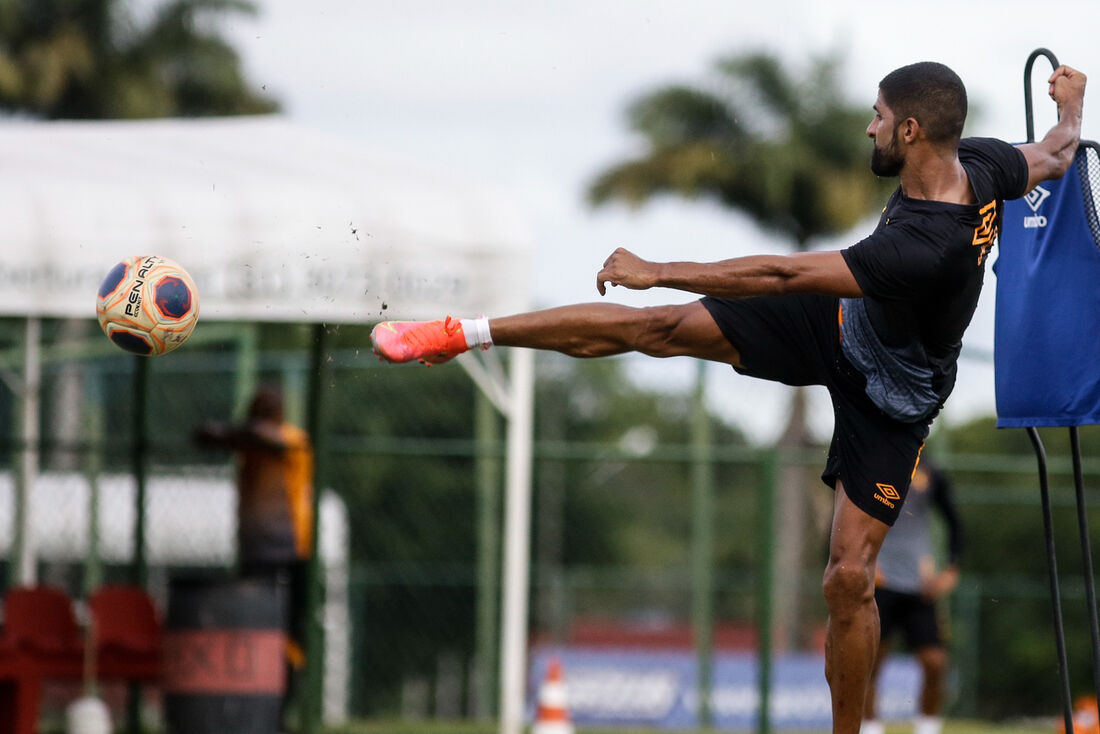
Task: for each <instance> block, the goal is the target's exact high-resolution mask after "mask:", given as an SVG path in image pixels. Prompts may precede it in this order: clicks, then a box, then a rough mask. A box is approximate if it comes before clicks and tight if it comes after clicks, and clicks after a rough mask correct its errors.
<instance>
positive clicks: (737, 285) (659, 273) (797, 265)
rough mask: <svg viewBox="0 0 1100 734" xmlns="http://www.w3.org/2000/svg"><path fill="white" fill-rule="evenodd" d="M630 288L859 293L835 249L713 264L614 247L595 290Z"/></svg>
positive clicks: (723, 293)
mask: <svg viewBox="0 0 1100 734" xmlns="http://www.w3.org/2000/svg"><path fill="white" fill-rule="evenodd" d="M608 283H610V284H611V285H613V286H616V285H621V286H623V287H624V288H630V289H631V290H645V289H648V288H656V287H663V288H675V289H677V290H681V291H687V292H689V293H698V294H700V295H703V296H715V297H719V298H745V297H748V296H763V295H778V294H781V293H820V294H823V295H833V296H841V297H849V298H858V297H860V296H862V295H863V292H862V291H861V290H860V287H859V284H858V283H856V279H855V276H853V275H852V271H851V270H850V269H849V268H848V264H847V263H846V262H845V261H844V257H843V256H842V255H841V254H840V252H839V251H834V252H800V253H796V254H793V255H750V256H748V257H736V258H732V259H730V260H721V261H719V262H713V263H693V262H670V263H654V262H649V261H648V260H643V259H642V258H640V257H638V256H637V255H635V254H634V253H632V252H630V251H629V250H625V249H623V248H621V247H620V248H619V249H617V250H615V252H613V253H611V256H610V257H608V258H607V260H606V261H605V262H604V264H603V268H602V269H601V270H600V272H599V273H598V274H597V275H596V289H597V290H599V292H600V295H605V294H606V293H607V284H608Z"/></svg>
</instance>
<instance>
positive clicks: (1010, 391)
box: [993, 148, 1100, 428]
mask: <svg viewBox="0 0 1100 734" xmlns="http://www.w3.org/2000/svg"><path fill="white" fill-rule="evenodd" d="M1086 156H1087V153H1086V149H1085V148H1081V149H1080V150H1078V153H1077V158H1076V159H1075V161H1074V165H1073V166H1072V167H1070V169H1069V171H1068V172H1067V173H1066V175H1065V176H1063V177H1062V178H1061V179H1059V180H1055V181H1043V182H1042V183H1041V184H1039V186H1037V187H1036V188H1035V189H1033V190H1032V191H1030V192H1028V194H1027V195H1026V196H1024V197H1023V198H1020V199H1016V200H1014V201H1006V202H1005V208H1004V217H1003V219H1002V231H1001V236H1000V245H999V249H1000V251H999V254H998V257H997V262H996V263H995V264H994V266H993V272H995V273H996V274H997V306H996V326H995V331H994V363H995V374H996V378H995V382H996V394H997V426H998V427H999V428H1006V427H1031V426H1034V427H1039V426H1080V425H1085V424H1093V423H1100V243H1098V241H1097V238H1096V237H1094V235H1093V229H1092V228H1090V225H1089V219H1090V216H1091V218H1092V221H1093V222H1094V224H1095V222H1096V204H1095V203H1094V201H1093V198H1092V196H1093V194H1092V191H1091V188H1090V187H1087V184H1086V188H1084V189H1083V187H1082V177H1083V176H1085V181H1086V182H1087V181H1088V179H1087V168H1088V166H1087V157H1086ZM1083 190H1084V191H1087V192H1088V193H1087V201H1086V196H1085V195H1083V193H1082V192H1083Z"/></svg>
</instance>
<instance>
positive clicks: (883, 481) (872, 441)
mask: <svg viewBox="0 0 1100 734" xmlns="http://www.w3.org/2000/svg"><path fill="white" fill-rule="evenodd" d="M702 304H703V306H704V307H705V308H706V309H707V311H708V312H710V315H711V316H712V317H713V318H714V321H715V323H717V324H718V328H719V329H721V330H722V333H723V334H724V335H725V337H726V339H728V340H729V342H730V344H732V345H733V346H734V348H736V349H737V351H738V352H740V354H741V364H742V367H740V368H735V369H737V371H738V372H740V373H741V374H743V375H749V376H750V377H759V378H761V379H764V380H772V381H774V382H782V383H785V384H787V385H824V386H825V387H826V388H828V390H829V395H830V396H831V398H832V402H833V417H834V423H833V439H832V442H831V443H830V444H829V457H828V459H827V460H826V462H825V471H824V472H823V473H822V475H821V479H822V481H824V482H825V484H827V485H829V486H830V487H832V488H833V489H836V482H837V479H840V481H841V482H842V483H843V485H844V493H845V494H846V495H847V496H848V498H849V499H851V501H852V503H853V504H855V506H856V507H858V508H860V509H861V510H863V511H864V512H866V513H867V514H868V515H870V516H871V517H874V518H876V519H878V520H881V521H882V522H884V523H886V524H887V525H893V524H894V520H896V519H897V516H898V512H900V511H901V505H902V503H903V502H904V501H905V494H906V492H907V491H908V490H909V480H910V479H912V476H913V472H914V470H915V469H916V465H917V461H918V460H919V458H920V452H921V449H922V448H923V446H924V439H925V438H926V437H927V436H928V427H929V426H930V425H931V423H932V419H931V418H929V419H927V420H924V421H921V422H918V423H902V422H900V421H897V420H895V419H893V418H891V417H890V416H888V415H886V414H885V413H883V412H882V410H880V409H879V408H878V406H876V405H875V404H874V403H872V402H871V399H870V398H868V397H867V393H866V392H865V390H864V388H865V386H866V384H867V381H866V379H865V378H864V377H863V375H862V374H861V373H860V372H859V370H857V369H856V368H855V367H853V366H852V364H851V363H850V362H849V361H848V360H847V358H845V356H844V353H843V351H842V350H841V348H840V324H839V318H840V301H839V299H837V298H835V297H832V296H817V295H806V294H793V295H786V296H762V297H758V298H741V299H734V300H730V299H724V298H709V297H708V298H703V299H702Z"/></svg>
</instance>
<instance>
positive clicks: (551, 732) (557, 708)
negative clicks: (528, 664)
mask: <svg viewBox="0 0 1100 734" xmlns="http://www.w3.org/2000/svg"><path fill="white" fill-rule="evenodd" d="M531 734H573V722H571V721H570V720H569V706H568V702H567V697H566V694H565V681H564V680H563V678H562V674H561V661H560V660H558V659H557V658H552V659H551V660H550V668H549V669H548V670H547V671H546V680H545V681H543V684H542V686H541V687H540V688H539V705H538V709H537V711H536V712H535V724H534V726H532V727H531Z"/></svg>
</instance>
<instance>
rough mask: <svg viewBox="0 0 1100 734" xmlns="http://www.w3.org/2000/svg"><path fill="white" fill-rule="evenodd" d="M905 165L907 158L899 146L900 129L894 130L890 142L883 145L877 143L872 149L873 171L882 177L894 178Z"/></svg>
mask: <svg viewBox="0 0 1100 734" xmlns="http://www.w3.org/2000/svg"><path fill="white" fill-rule="evenodd" d="M904 166H905V158H903V157H902V155H901V149H900V147H899V146H898V131H897V130H894V135H893V137H892V138H891V139H890V142H889V144H887V145H886V146H883V147H879V146H878V144H876V145H875V147H874V150H872V151H871V173H873V174H875V175H876V176H881V177H882V178H893V177H894V176H897V175H898V174H899V173H901V169H902V168H903V167H904Z"/></svg>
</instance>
